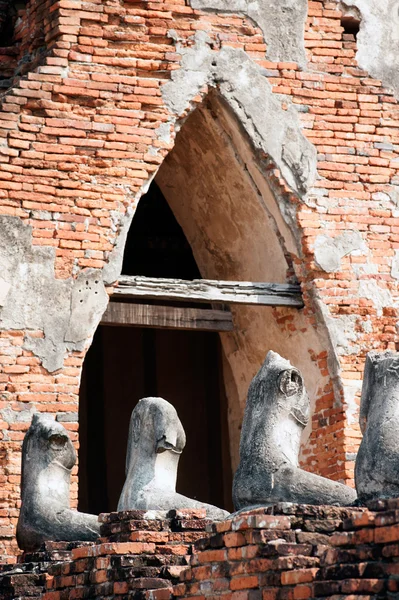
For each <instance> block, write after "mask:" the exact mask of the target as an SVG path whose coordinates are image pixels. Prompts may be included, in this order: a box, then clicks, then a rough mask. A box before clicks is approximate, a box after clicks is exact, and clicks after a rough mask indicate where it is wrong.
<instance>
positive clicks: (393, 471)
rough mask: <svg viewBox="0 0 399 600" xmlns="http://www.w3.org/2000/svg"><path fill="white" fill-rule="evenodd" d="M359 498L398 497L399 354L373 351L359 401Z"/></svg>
mask: <svg viewBox="0 0 399 600" xmlns="http://www.w3.org/2000/svg"><path fill="white" fill-rule="evenodd" d="M360 429H361V430H362V433H363V440H362V443H361V444H360V448H359V452H358V455H357V458H356V466H355V482H356V489H357V493H358V495H359V501H360V502H362V503H364V502H367V501H368V500H374V499H379V498H397V497H398V496H399V354H397V353H395V352H389V351H388V352H381V353H378V352H370V353H369V354H368V355H367V359H366V366H365V370H364V380H363V389H362V398H361V403H360Z"/></svg>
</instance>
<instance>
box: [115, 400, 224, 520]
mask: <svg viewBox="0 0 399 600" xmlns="http://www.w3.org/2000/svg"><path fill="white" fill-rule="evenodd" d="M185 445H186V435H185V433H184V429H183V426H182V424H181V422H180V419H179V417H178V416H177V412H176V410H175V408H174V407H173V406H172V405H171V404H169V402H167V401H166V400H163V399H162V398H143V399H142V400H140V402H139V403H138V404H137V406H136V407H135V408H134V410H133V412H132V416H131V419H130V426H129V440H128V448H127V456H126V481H125V485H124V486H123V490H122V494H121V497H120V499H119V504H118V511H122V510H136V509H137V510H140V509H141V510H147V509H149V510H150V509H153V510H170V509H174V508H205V509H206V512H207V517H208V518H209V519H213V520H215V521H216V520H222V519H225V518H226V517H227V516H228V515H229V513H228V512H227V511H225V510H222V509H220V508H216V507H215V506H211V505H210V504H204V503H202V502H197V501H196V500H192V499H191V498H186V496H182V495H181V494H178V493H176V479H177V468H178V464H179V458H180V455H181V453H182V451H183V449H184V446H185ZM193 468H194V469H195V465H193Z"/></svg>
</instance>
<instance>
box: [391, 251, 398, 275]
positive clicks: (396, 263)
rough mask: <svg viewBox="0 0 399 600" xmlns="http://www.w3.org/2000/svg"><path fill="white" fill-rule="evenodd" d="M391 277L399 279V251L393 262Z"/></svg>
mask: <svg viewBox="0 0 399 600" xmlns="http://www.w3.org/2000/svg"><path fill="white" fill-rule="evenodd" d="M391 276H392V277H393V278H394V279H399V250H395V255H394V257H393V260H392V269H391Z"/></svg>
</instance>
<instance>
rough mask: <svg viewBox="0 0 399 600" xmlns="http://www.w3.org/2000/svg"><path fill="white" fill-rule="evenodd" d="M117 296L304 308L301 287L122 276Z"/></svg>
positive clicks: (116, 292)
mask: <svg viewBox="0 0 399 600" xmlns="http://www.w3.org/2000/svg"><path fill="white" fill-rule="evenodd" d="M114 294H115V296H118V297H123V298H150V299H157V300H180V301H186V302H193V301H194V302H207V303H213V302H222V303H225V304H258V305H264V306H291V307H293V308H303V299H302V293H301V288H300V286H299V284H288V283H285V284H284V283H252V282H246V281H211V280H206V279H196V280H194V281H185V280H182V279H160V278H159V279H158V278H157V279H155V278H150V277H131V276H127V275H122V276H121V277H120V278H119V282H118V284H117V285H116V286H115V288H114Z"/></svg>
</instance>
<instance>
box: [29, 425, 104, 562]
mask: <svg viewBox="0 0 399 600" xmlns="http://www.w3.org/2000/svg"><path fill="white" fill-rule="evenodd" d="M75 463H76V452H75V448H74V447H73V444H72V442H71V440H70V438H69V436H68V433H67V431H66V429H65V428H64V427H63V426H62V425H61V424H60V423H57V422H56V421H54V420H53V419H52V418H51V417H48V416H43V415H37V414H36V415H34V416H33V419H32V424H31V426H30V428H29V429H28V431H27V433H26V435H25V438H24V442H23V445H22V489H21V497H22V505H21V511H20V515H19V520H18V526H17V541H18V545H19V547H20V548H21V549H22V550H25V551H33V550H36V549H38V548H40V546H41V545H42V543H43V542H45V541H50V540H51V541H91V540H95V539H96V538H97V537H98V536H99V533H100V525H99V523H98V519H97V517H96V516H94V515H88V514H84V513H79V512H77V511H76V510H71V508H70V504H69V488H70V478H71V470H72V467H73V466H74V464H75Z"/></svg>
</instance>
